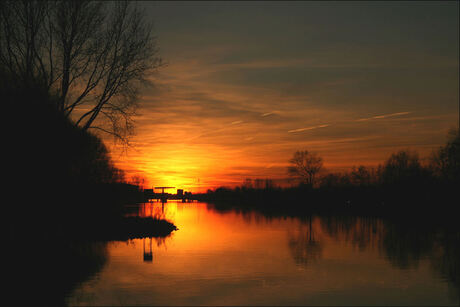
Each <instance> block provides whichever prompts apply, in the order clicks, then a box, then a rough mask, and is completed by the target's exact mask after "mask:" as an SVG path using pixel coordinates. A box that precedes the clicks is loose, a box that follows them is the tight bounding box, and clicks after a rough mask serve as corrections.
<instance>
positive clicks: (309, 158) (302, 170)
mask: <svg viewBox="0 0 460 307" xmlns="http://www.w3.org/2000/svg"><path fill="white" fill-rule="evenodd" d="M289 163H291V164H292V166H290V167H289V168H288V173H289V175H291V176H293V177H296V178H300V179H301V180H302V181H303V182H305V183H307V184H309V185H313V184H314V181H315V175H316V174H317V173H318V172H319V171H320V170H321V168H322V167H323V159H322V158H321V157H319V156H318V155H317V154H316V153H313V152H309V151H308V150H305V151H297V152H296V153H295V154H294V157H292V159H291V160H289Z"/></svg>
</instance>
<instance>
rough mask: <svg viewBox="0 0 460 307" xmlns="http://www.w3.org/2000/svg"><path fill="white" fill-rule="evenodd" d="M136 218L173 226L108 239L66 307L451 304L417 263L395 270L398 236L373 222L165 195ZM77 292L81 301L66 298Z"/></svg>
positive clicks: (426, 269)
mask: <svg viewBox="0 0 460 307" xmlns="http://www.w3.org/2000/svg"><path fill="white" fill-rule="evenodd" d="M138 214H139V215H141V216H156V217H161V218H165V219H168V220H169V221H171V222H173V223H174V224H175V225H176V226H177V227H178V230H177V231H174V232H173V233H172V234H171V235H170V236H169V237H167V238H163V239H156V238H153V239H151V238H145V239H136V240H132V241H129V242H113V243H110V244H109V246H108V250H109V254H110V261H109V263H108V265H107V266H106V267H105V268H104V269H103V271H102V272H101V273H100V274H99V275H98V277H97V278H96V279H94V280H93V281H90V282H88V283H85V284H83V285H82V287H80V288H79V289H78V290H77V291H76V292H75V293H74V296H73V298H71V300H70V303H71V305H78V304H82V305H85V304H86V305H131V304H146V305H273V304H274V305H340V304H345V305H355V304H357V303H359V304H364V305H371V304H373V303H376V302H378V303H382V302H384V303H388V304H390V305H391V304H397V305H420V304H421V303H422V302H423V303H424V304H431V305H439V304H444V305H448V304H450V303H452V301H449V300H448V296H447V295H446V291H447V290H446V288H447V286H446V283H445V282H444V281H440V279H439V278H436V277H433V270H432V266H431V265H430V263H429V262H428V260H427V259H422V258H420V257H418V258H417V257H413V258H408V260H409V261H411V262H414V265H410V266H407V267H403V268H404V269H403V270H401V267H399V266H395V264H398V263H399V264H404V262H403V261H402V260H405V259H406V258H405V256H404V254H401V255H399V254H397V253H396V254H395V252H401V251H403V250H400V249H397V250H394V249H393V246H394V247H397V248H398V247H401V246H403V245H407V242H406V241H405V239H404V238H400V236H387V234H391V231H393V232H394V229H391V228H390V230H391V231H387V230H386V229H385V227H388V225H387V226H385V225H384V224H382V221H381V220H377V219H372V218H348V217H337V218H336V217H330V218H329V217H321V218H320V217H313V218H311V219H310V218H309V217H306V218H303V219H300V218H283V217H277V218H268V217H263V216H261V215H260V214H256V213H247V214H241V213H238V212H235V211H228V212H224V211H217V210H215V209H213V208H212V207H209V206H208V205H207V204H205V203H181V202H173V201H171V202H168V203H165V204H162V203H148V204H145V205H144V206H141V207H140V208H139V212H138ZM388 239H391V241H388ZM398 240H400V241H398ZM393 241H394V245H385V244H387V243H389V242H393ZM382 244H384V245H382ZM417 246H418V245H416V246H414V247H415V248H416V247H417ZM410 251H411V252H410V253H409V255H417V253H416V252H417V251H418V249H415V250H410ZM388 253H389V254H388ZM395 257H399V258H395ZM397 259H400V260H401V261H398V260H397ZM417 259H420V260H417ZM449 259H450V258H449ZM415 260H417V261H415ZM88 293H89V294H93V295H94V296H93V297H91V295H89V296H88ZM84 295H87V296H88V297H89V298H88V300H87V301H84V300H80V301H78V300H77V299H76V298H81V297H82V296H84ZM454 302H458V299H454Z"/></svg>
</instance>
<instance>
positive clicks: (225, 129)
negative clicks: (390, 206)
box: [112, 1, 459, 192]
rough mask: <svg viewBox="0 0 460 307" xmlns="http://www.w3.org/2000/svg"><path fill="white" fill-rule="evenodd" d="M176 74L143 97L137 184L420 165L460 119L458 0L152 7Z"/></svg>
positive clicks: (124, 159) (124, 162) (130, 167)
mask: <svg viewBox="0 0 460 307" xmlns="http://www.w3.org/2000/svg"><path fill="white" fill-rule="evenodd" d="M140 5H142V6H143V7H145V12H146V14H147V16H148V18H149V19H150V18H151V20H152V21H153V22H154V25H155V35H156V37H157V40H158V45H159V48H160V55H161V57H162V58H163V60H164V61H165V62H167V63H168V65H167V66H166V67H163V68H161V69H160V70H159V71H158V73H157V74H156V75H154V76H152V77H151V79H152V80H153V82H154V84H155V87H152V88H147V89H144V90H143V91H142V97H141V101H140V102H139V109H138V115H137V116H136V118H135V120H136V135H135V136H134V137H133V139H132V141H131V143H132V145H133V147H132V148H130V149H129V150H128V151H127V153H124V154H120V153H119V152H118V151H117V149H116V148H114V147H113V146H112V150H113V157H114V159H115V161H116V164H117V166H119V167H120V168H122V169H124V170H125V171H126V173H127V176H128V178H129V177H130V176H132V175H136V174H137V175H140V176H142V177H144V178H145V179H146V180H147V181H146V187H151V186H159V185H167V186H170V185H171V186H175V187H178V188H184V189H185V190H188V191H192V192H200V191H206V189H208V188H215V187H217V186H221V185H226V186H234V185H236V184H241V183H242V181H243V180H244V179H245V178H253V179H254V178H272V179H278V180H279V182H282V181H283V179H285V178H287V171H286V168H287V166H288V160H289V159H290V158H291V157H292V155H293V153H294V152H295V151H297V150H311V151H315V152H317V153H318V154H319V155H320V156H322V157H323V159H324V167H325V168H326V169H327V170H328V171H344V170H347V169H348V168H350V167H351V166H353V165H368V166H371V165H377V164H378V163H381V162H383V161H384V160H385V159H386V158H387V157H388V156H389V155H390V154H391V153H392V152H395V151H397V150H399V149H407V148H411V149H414V150H417V151H418V152H419V153H420V156H421V157H422V158H424V157H427V156H428V155H429V154H430V153H431V151H432V150H433V149H435V148H436V147H437V146H439V145H442V144H443V143H445V141H446V138H447V132H448V130H449V129H451V128H455V127H457V124H458V116H459V115H458V114H459V111H458V101H459V40H458V35H459V33H458V32H459V31H458V26H459V17H458V9H459V7H458V6H459V2H458V1H447V2H443V1H436V2H428V1H420V2H417V1H411V2H402V1H397V2H377V1H359V2H342V1H340V2H325V1H320V2H313V1H298V2H273V1H269V2H259V1H257V2H208V1H205V2H188V1H187V2H169V1H168V2H161V1H159V2H146V3H141V4H140Z"/></svg>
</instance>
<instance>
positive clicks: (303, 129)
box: [288, 125, 330, 133]
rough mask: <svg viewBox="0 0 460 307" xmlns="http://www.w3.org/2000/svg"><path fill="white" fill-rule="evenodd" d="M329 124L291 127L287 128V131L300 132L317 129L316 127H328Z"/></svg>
mask: <svg viewBox="0 0 460 307" xmlns="http://www.w3.org/2000/svg"><path fill="white" fill-rule="evenodd" d="M329 126H330V125H319V126H313V127H306V128H299V129H292V130H289V131H288V132H289V133H296V132H302V131H307V130H313V129H318V128H325V127H329Z"/></svg>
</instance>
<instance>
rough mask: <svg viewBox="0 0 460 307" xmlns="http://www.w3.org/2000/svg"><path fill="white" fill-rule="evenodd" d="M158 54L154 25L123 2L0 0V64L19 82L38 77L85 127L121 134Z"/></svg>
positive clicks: (157, 64) (158, 63)
mask: <svg viewBox="0 0 460 307" xmlns="http://www.w3.org/2000/svg"><path fill="white" fill-rule="evenodd" d="M157 53H158V50H157V48H156V40H155V38H154V37H153V36H152V25H151V24H149V23H148V22H147V21H146V19H145V16H144V14H143V12H142V11H141V10H140V9H139V8H138V7H137V6H136V5H135V4H134V3H132V2H129V1H115V2H103V1H100V2H99V1H97V2H96V1H76V0H74V1H32V0H31V1H2V2H1V3H0V65H2V66H3V67H4V69H5V70H6V71H7V72H8V73H9V74H10V75H11V76H14V77H15V79H16V80H17V82H19V83H23V84H27V83H28V82H31V83H34V84H36V83H37V80H38V81H39V82H40V83H41V84H42V85H43V86H44V87H46V88H47V89H48V91H49V92H50V93H52V94H53V95H55V96H57V98H58V99H56V101H57V104H58V109H59V110H60V112H62V113H63V114H64V115H65V116H67V117H71V118H72V119H74V122H75V125H77V126H80V127H81V128H82V129H83V130H87V129H90V128H93V129H99V130H103V131H105V132H108V133H111V134H113V135H114V136H116V137H117V138H118V139H121V140H126V137H128V136H129V135H130V133H131V129H132V115H133V114H134V111H135V108H136V102H137V98H138V90H139V86H140V85H141V84H142V83H148V82H147V78H146V77H147V75H148V73H149V72H151V71H154V70H156V69H157V68H159V67H160V66H161V65H162V61H161V59H160V58H159V57H158V56H157Z"/></svg>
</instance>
